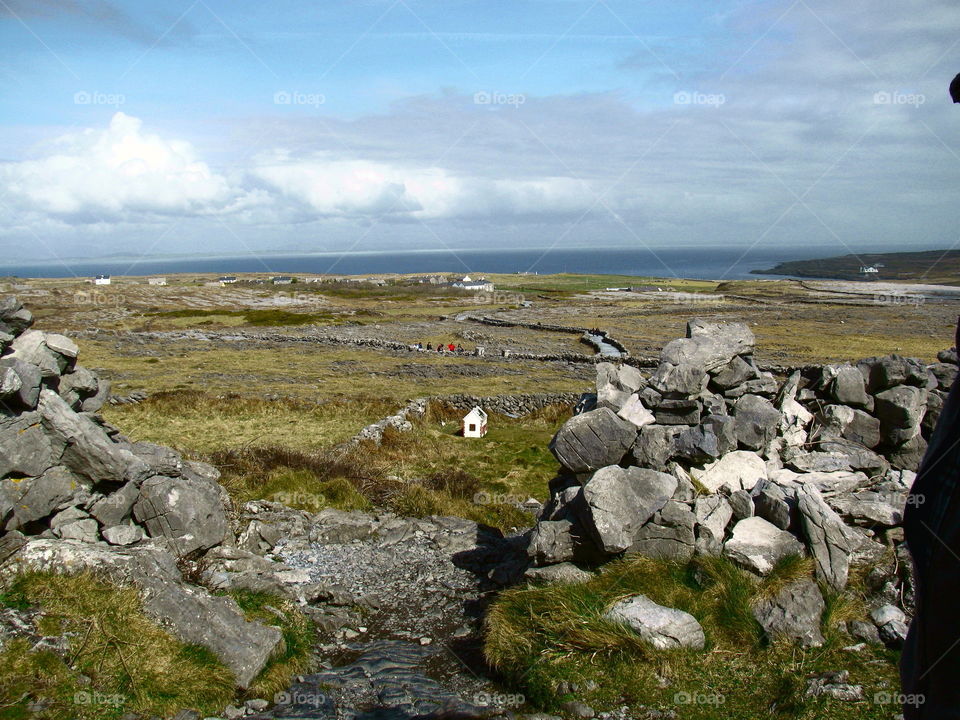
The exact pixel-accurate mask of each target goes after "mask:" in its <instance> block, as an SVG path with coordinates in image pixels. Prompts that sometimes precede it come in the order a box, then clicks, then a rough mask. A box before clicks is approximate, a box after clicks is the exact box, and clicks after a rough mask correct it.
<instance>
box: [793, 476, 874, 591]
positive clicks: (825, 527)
mask: <svg viewBox="0 0 960 720" xmlns="http://www.w3.org/2000/svg"><path fill="white" fill-rule="evenodd" d="M797 508H798V510H799V511H800V522H801V526H802V528H803V532H804V535H805V537H806V539H807V545H808V547H809V548H810V554H811V555H812V556H813V560H814V568H815V570H816V574H817V578H818V579H819V580H821V581H822V582H825V583H827V584H828V585H829V586H830V587H832V588H833V589H834V590H837V591H840V590H843V589H844V588H845V587H846V585H847V577H848V575H849V572H850V554H851V553H852V552H853V550H854V548H855V547H856V546H857V545H858V544H859V543H858V542H857V539H856V537H855V535H854V534H853V533H852V532H851V531H850V530H849V529H848V528H847V526H846V525H844V523H843V520H841V519H840V516H839V515H837V513H836V512H834V511H833V510H832V509H831V508H830V506H829V505H827V503H826V502H825V501H824V499H823V496H822V495H821V494H820V491H819V490H817V488H816V487H815V486H813V485H811V484H809V483H807V484H804V485H801V486H800V488H799V489H798V490H797Z"/></svg>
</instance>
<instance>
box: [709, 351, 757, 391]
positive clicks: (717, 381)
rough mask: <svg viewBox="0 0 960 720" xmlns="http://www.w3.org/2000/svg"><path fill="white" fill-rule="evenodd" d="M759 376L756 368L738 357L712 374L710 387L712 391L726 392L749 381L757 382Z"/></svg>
mask: <svg viewBox="0 0 960 720" xmlns="http://www.w3.org/2000/svg"><path fill="white" fill-rule="evenodd" d="M757 376H758V370H757V368H756V366H754V365H751V364H750V363H748V362H747V361H746V360H744V359H743V358H742V357H740V356H739V355H737V356H735V357H734V358H733V359H732V360H731V361H730V362H728V363H727V364H726V365H724V366H723V367H722V368H720V369H719V370H715V371H713V372H712V373H711V378H710V385H709V387H710V389H711V390H714V389H715V390H717V391H719V392H725V391H727V390H732V389H733V388H735V387H737V386H739V385H742V384H743V383H745V382H747V381H748V380H755V379H756V378H757Z"/></svg>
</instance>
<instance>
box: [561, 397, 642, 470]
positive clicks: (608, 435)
mask: <svg viewBox="0 0 960 720" xmlns="http://www.w3.org/2000/svg"><path fill="white" fill-rule="evenodd" d="M636 437H637V427H636V425H634V424H633V423H629V422H627V421H626V420H623V419H622V418H619V417H617V415H616V414H615V413H614V412H613V411H611V410H610V409H609V408H599V409H597V410H591V411H590V412H585V413H583V414H581V415H576V416H574V417H572V418H570V419H569V420H567V422H566V423H564V425H563V427H561V428H560V429H559V430H558V431H557V434H556V435H554V436H553V440H551V441H550V451H551V452H552V453H553V455H554V457H555V458H556V459H557V461H558V462H559V463H560V464H561V465H563V466H564V467H565V468H567V469H568V470H570V471H571V472H575V473H582V472H592V471H594V470H599V469H600V468H602V467H606V466H607V465H613V464H616V463H618V462H619V461H620V459H621V458H622V457H623V456H624V455H625V454H626V453H627V450H629V449H630V447H631V446H632V445H633V441H634V440H635V439H636Z"/></svg>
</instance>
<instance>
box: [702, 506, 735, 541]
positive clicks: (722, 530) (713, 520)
mask: <svg viewBox="0 0 960 720" xmlns="http://www.w3.org/2000/svg"><path fill="white" fill-rule="evenodd" d="M693 512H694V515H695V517H696V521H697V524H698V525H700V526H701V527H705V528H707V529H708V530H710V533H711V535H712V536H713V537H714V538H716V539H718V540H720V541H721V542H722V541H723V538H724V537H725V536H726V531H727V525H729V524H730V520H731V519H732V518H733V509H732V508H731V507H730V503H728V502H727V500H726V499H725V498H724V497H722V496H720V495H707V496H706V497H699V498H697V499H696V500H695V501H694V504H693Z"/></svg>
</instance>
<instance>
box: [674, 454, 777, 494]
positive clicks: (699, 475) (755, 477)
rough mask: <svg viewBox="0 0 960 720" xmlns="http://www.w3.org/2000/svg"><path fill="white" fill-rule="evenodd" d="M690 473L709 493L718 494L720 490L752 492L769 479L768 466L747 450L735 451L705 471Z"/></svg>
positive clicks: (692, 470)
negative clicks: (759, 483) (760, 483)
mask: <svg viewBox="0 0 960 720" xmlns="http://www.w3.org/2000/svg"><path fill="white" fill-rule="evenodd" d="M690 472H691V474H692V475H693V479H694V480H696V481H697V482H698V483H700V485H702V486H703V488H704V489H705V490H706V491H707V492H708V493H715V492H718V491H719V490H720V488H727V489H728V490H729V491H731V492H733V491H734V490H752V489H753V487H754V486H755V485H756V484H757V483H758V482H760V481H761V480H766V479H767V466H766V464H765V463H764V462H763V460H762V459H761V458H760V456H759V455H757V454H756V453H753V452H749V451H747V450H734V451H733V452H731V453H727V454H726V455H724V456H723V457H722V458H720V459H719V460H718V461H717V462H715V463H711V464H709V465H707V466H706V467H705V468H704V469H703V470H697V469H696V468H691V471H690Z"/></svg>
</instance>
